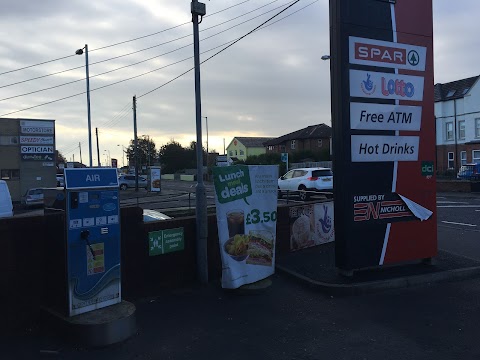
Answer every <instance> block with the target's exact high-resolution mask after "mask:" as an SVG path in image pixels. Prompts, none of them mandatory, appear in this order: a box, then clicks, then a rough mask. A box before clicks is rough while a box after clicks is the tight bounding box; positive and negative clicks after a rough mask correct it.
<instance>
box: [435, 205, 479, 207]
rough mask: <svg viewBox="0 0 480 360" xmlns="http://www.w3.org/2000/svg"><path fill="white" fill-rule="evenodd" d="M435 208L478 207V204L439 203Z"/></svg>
mask: <svg viewBox="0 0 480 360" xmlns="http://www.w3.org/2000/svg"><path fill="white" fill-rule="evenodd" d="M437 208H480V205H440V206H437Z"/></svg>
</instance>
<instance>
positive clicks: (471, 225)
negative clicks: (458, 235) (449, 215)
mask: <svg viewBox="0 0 480 360" xmlns="http://www.w3.org/2000/svg"><path fill="white" fill-rule="evenodd" d="M442 223H444V224H452V225H463V226H470V227H477V225H473V224H464V223H458V222H452V221H442Z"/></svg>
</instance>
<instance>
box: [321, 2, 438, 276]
mask: <svg viewBox="0 0 480 360" xmlns="http://www.w3.org/2000/svg"><path fill="white" fill-rule="evenodd" d="M431 12H432V4H431V0H425V1H422V2H418V1H415V0H402V1H400V2H394V1H378V0H331V1H330V24H331V29H330V34H331V52H330V53H331V78H332V83H331V86H332V92H331V93H332V127H333V155H334V161H333V168H334V174H335V177H334V182H335V183H334V188H335V241H336V264H337V267H339V268H342V269H347V270H352V269H359V268H365V267H371V266H377V265H384V264H388V263H396V262H401V261H406V260H412V259H420V258H428V257H432V256H434V255H435V254H436V250H437V244H436V215H435V213H434V211H435V208H436V206H435V176H434V175H431V174H430V173H429V172H428V174H429V175H427V172H425V171H422V164H425V163H430V164H431V161H433V160H434V158H435V140H434V139H435V134H434V131H435V130H434V129H435V125H434V116H433V41H432V13H431Z"/></svg>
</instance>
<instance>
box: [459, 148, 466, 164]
mask: <svg viewBox="0 0 480 360" xmlns="http://www.w3.org/2000/svg"><path fill="white" fill-rule="evenodd" d="M460 162H461V165H465V164H466V163H467V152H466V151H460Z"/></svg>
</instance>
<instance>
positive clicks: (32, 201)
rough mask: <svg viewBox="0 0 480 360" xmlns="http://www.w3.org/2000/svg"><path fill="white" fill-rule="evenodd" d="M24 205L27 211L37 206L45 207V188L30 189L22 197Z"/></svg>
mask: <svg viewBox="0 0 480 360" xmlns="http://www.w3.org/2000/svg"><path fill="white" fill-rule="evenodd" d="M22 205H23V207H24V208H25V209H28V208H29V207H31V206H35V205H38V206H40V205H43V188H32V189H28V190H27V192H26V193H25V195H23V196H22Z"/></svg>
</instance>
